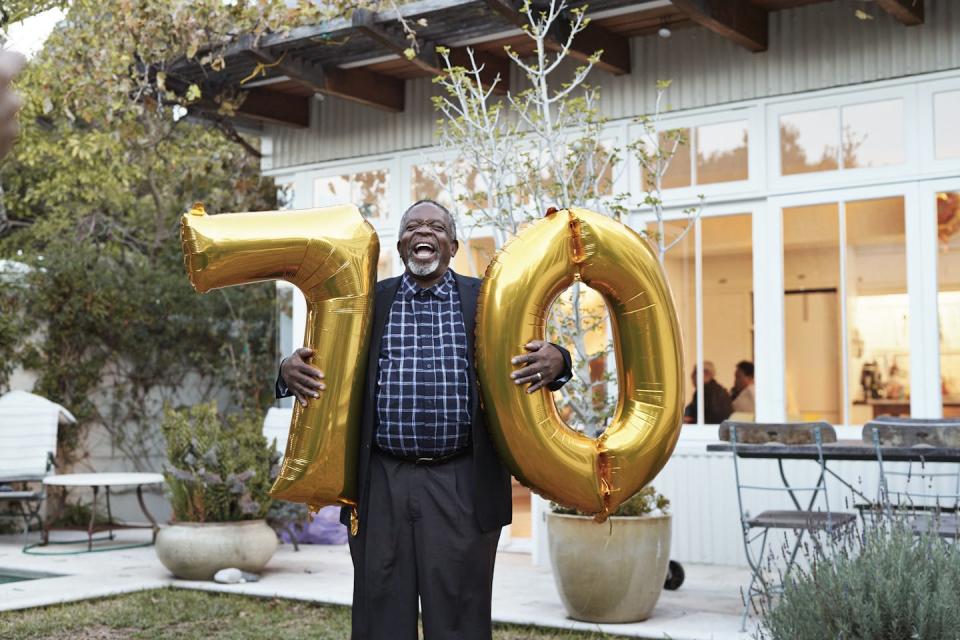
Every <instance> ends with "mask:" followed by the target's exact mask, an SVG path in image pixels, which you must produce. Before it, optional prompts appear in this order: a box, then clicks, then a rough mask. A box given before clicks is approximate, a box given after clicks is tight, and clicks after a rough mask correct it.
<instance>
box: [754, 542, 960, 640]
mask: <svg viewBox="0 0 960 640" xmlns="http://www.w3.org/2000/svg"><path fill="white" fill-rule="evenodd" d="M813 555H814V557H813V558H812V559H811V563H810V566H809V568H808V569H802V570H799V571H797V573H795V574H793V575H792V577H791V578H790V579H789V580H788V581H787V583H786V584H785V585H784V592H783V595H782V597H781V598H780V599H779V602H776V603H775V604H774V606H773V608H772V609H771V608H769V607H768V608H767V610H765V611H763V619H762V622H761V637H763V638H767V639H769V640H788V639H789V640H822V639H823V638H844V639H849V640H855V639H860V638H864V639H871V640H872V639H874V638H891V639H893V638H897V639H899V638H922V639H923V640H947V639H950V640H955V639H956V638H958V637H960V548H958V547H957V546H955V545H954V544H953V543H952V542H951V541H945V540H943V539H940V538H938V537H936V536H934V535H924V536H915V535H914V534H913V532H912V531H911V530H910V529H909V527H907V526H905V525H903V524H895V525H892V526H887V527H878V528H876V529H874V530H872V531H870V532H868V533H867V535H866V536H865V537H864V539H863V541H862V543H861V542H858V541H847V542H846V543H845V544H843V545H842V546H841V547H840V548H839V549H838V550H836V551H835V552H833V553H829V552H824V551H821V552H815V553H814V554H813Z"/></svg>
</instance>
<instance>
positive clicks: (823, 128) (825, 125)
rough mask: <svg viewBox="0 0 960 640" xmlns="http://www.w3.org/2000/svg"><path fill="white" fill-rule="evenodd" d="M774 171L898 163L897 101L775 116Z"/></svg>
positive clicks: (900, 129)
mask: <svg viewBox="0 0 960 640" xmlns="http://www.w3.org/2000/svg"><path fill="white" fill-rule="evenodd" d="M779 126H780V173H781V175H785V176H787V175H794V174H799V173H811V172H815V171H835V170H837V169H858V168H867V167H882V166H889V165H896V164H902V163H903V162H904V160H905V151H904V139H903V100H899V99H897V100H886V101H883V102H871V103H866V104H857V105H849V106H845V107H843V108H840V109H837V108H830V109H817V110H812V111H802V112H798V113H790V114H785V115H782V116H780V122H779Z"/></svg>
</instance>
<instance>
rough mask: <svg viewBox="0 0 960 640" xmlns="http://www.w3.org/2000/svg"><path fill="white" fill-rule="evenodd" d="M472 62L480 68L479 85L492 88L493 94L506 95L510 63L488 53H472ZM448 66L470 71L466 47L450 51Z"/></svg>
mask: <svg viewBox="0 0 960 640" xmlns="http://www.w3.org/2000/svg"><path fill="white" fill-rule="evenodd" d="M473 60H474V62H476V64H477V66H478V67H480V83H481V84H483V86H484V87H487V88H489V87H493V92H494V93H497V94H501V95H504V94H506V93H507V91H508V90H509V85H510V61H509V60H508V59H507V58H504V57H501V56H498V55H495V54H493V53H490V52H489V51H474V52H473ZM450 64H452V65H454V66H456V67H464V68H466V69H468V70H469V69H472V66H471V64H470V54H469V53H468V52H467V47H455V48H453V49H450ZM497 76H499V77H500V80H499V81H497V83H496V84H494V81H496V80H497Z"/></svg>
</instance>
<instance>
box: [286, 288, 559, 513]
mask: <svg viewBox="0 0 960 640" xmlns="http://www.w3.org/2000/svg"><path fill="white" fill-rule="evenodd" d="M453 276H454V280H455V281H456V283H457V291H458V292H459V294H460V309H461V312H462V313H463V323H464V329H465V330H466V334H467V368H468V370H469V376H470V378H471V384H470V407H471V411H472V419H471V423H472V430H471V434H470V436H471V437H470V442H471V447H472V450H471V453H470V455H471V456H472V457H473V469H474V473H473V477H474V483H475V486H474V487H473V494H474V496H475V500H474V513H475V514H476V517H477V523H478V524H479V525H480V530H481V531H484V532H486V531H492V530H494V529H497V528H500V527H503V526H505V525H508V524H510V520H511V519H512V516H513V503H512V494H511V487H510V474H509V473H508V472H507V469H506V467H504V466H503V464H502V463H501V462H500V457H499V456H498V455H497V450H496V448H495V447H494V444H493V441H492V440H491V438H490V434H489V433H488V432H487V425H486V421H485V420H484V417H483V412H482V411H481V410H480V388H479V384H478V382H477V374H476V367H475V364H474V360H475V359H474V333H475V331H474V329H475V327H476V315H477V297H478V296H479V295H480V280H479V279H478V278H470V277H468V276H461V275H459V274H457V273H455V272H454V273H453ZM400 280H401V276H397V277H395V278H388V279H386V280H382V281H380V282H378V283H377V288H376V293H375V297H374V314H373V329H372V332H371V333H372V335H371V337H370V348H369V352H368V354H367V374H366V385H364V391H363V393H364V399H363V415H362V417H361V419H360V453H359V459H358V461H357V476H358V482H357V488H358V493H359V496H358V505H359V516H360V527H361V528H362V527H363V523H364V520H365V515H366V511H367V496H368V494H369V491H368V489H369V486H370V456H371V455H372V453H373V447H374V434H375V433H376V429H377V424H376V422H377V411H376V406H377V403H376V393H377V370H378V368H379V355H380V342H381V341H382V340H383V332H384V330H385V328H386V326H387V319H388V318H389V317H390V307H391V305H392V304H393V299H394V298H395V297H396V294H397V289H398V288H399V287H400ZM555 346H557V347H558V348H559V349H560V351H561V353H562V354H563V359H564V364H565V365H566V368H565V371H564V373H563V375H562V376H561V377H560V378H558V379H557V380H556V381H554V382H553V383H552V384H550V385H548V386H549V388H550V389H551V390H556V389H559V388H560V387H561V386H563V384H564V383H565V382H566V381H567V380H569V379H570V376H571V370H570V369H571V360H570V353H569V352H568V351H567V350H566V349H564V348H563V347H560V346H559V345H555ZM278 382H279V380H278ZM279 388H280V387H279V385H278V389H279ZM278 395H279V394H278ZM340 521H341V522H342V523H343V524H345V525H347V526H349V524H350V508H348V507H344V508H343V509H342V510H341V511H340Z"/></svg>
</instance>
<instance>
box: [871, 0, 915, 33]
mask: <svg viewBox="0 0 960 640" xmlns="http://www.w3.org/2000/svg"><path fill="white" fill-rule="evenodd" d="M877 4H878V5H880V8H881V9H883V10H884V11H886V12H887V13H889V14H890V15H891V16H893V17H894V18H896V19H897V20H898V21H900V22H902V23H903V24H905V25H907V26H908V27H912V26H916V25H918V24H923V0H877Z"/></svg>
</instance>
